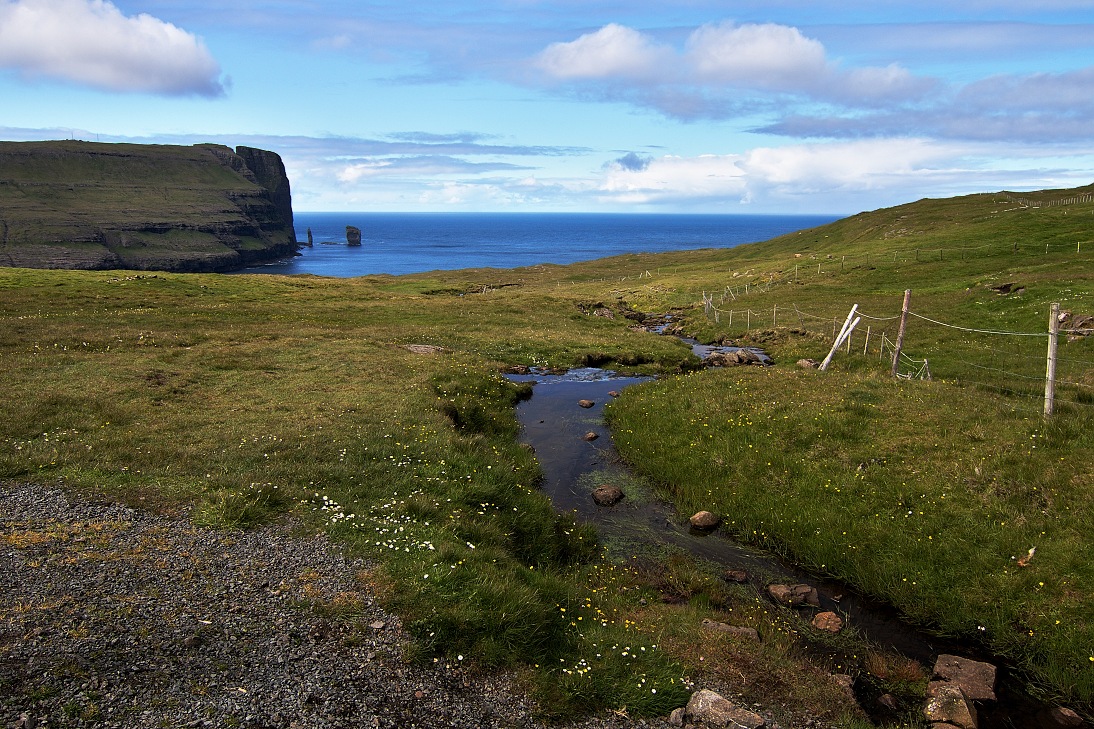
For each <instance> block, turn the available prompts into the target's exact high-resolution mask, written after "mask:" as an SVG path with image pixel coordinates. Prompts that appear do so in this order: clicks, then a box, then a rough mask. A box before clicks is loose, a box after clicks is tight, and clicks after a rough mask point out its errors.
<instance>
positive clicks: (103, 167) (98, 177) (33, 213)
mask: <svg viewBox="0 0 1094 729" xmlns="http://www.w3.org/2000/svg"><path fill="white" fill-rule="evenodd" d="M296 248H297V242H296V233H295V230H294V229H293V214H292V195H291V192H290V188H289V179H288V176H287V175H286V174H285V166H284V164H283V163H282V161H281V157H280V156H278V155H277V154H276V153H274V152H269V151H266V150H262V149H255V148H253V147H242V146H241V147H238V148H236V150H234V151H233V150H232V149H231V148H229V147H226V146H222V145H216V144H198V145H194V146H192V147H182V146H173V145H146V144H99V143H93V142H78V141H57V142H0V265H3V266H17V267H22V268H76V269H117V268H124V269H136V270H162V271H179V272H204V271H229V270H232V269H236V268H241V267H243V266H247V265H253V264H257V263H262V262H265V261H269V260H273V259H276V258H281V257H284V256H287V255H292V254H293V253H294V252H295V251H296Z"/></svg>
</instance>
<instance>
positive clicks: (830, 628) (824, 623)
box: [813, 611, 843, 633]
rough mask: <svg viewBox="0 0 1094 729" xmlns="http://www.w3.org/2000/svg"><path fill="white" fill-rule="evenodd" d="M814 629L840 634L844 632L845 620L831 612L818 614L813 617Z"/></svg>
mask: <svg viewBox="0 0 1094 729" xmlns="http://www.w3.org/2000/svg"><path fill="white" fill-rule="evenodd" d="M813 627H814V628H816V629H817V630H823V631H824V632H825V633H838V632H840V631H841V630H843V618H841V617H840V616H839V615H836V614H835V613H833V612H831V611H825V612H823V613H817V614H816V615H814V616H813Z"/></svg>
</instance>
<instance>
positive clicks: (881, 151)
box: [741, 139, 958, 192]
mask: <svg viewBox="0 0 1094 729" xmlns="http://www.w3.org/2000/svg"><path fill="white" fill-rule="evenodd" d="M957 155H958V152H957V150H956V149H955V148H954V147H951V146H949V145H944V144H937V143H933V142H930V141H928V140H925V139H867V140H861V141H855V142H840V143H829V144H797V145H789V146H786V147H757V148H755V149H753V150H750V151H749V152H747V153H746V154H745V155H743V157H742V160H741V168H742V169H743V170H744V171H745V174H747V175H748V177H749V180H750V181H751V182H753V183H755V184H760V185H763V186H770V185H792V186H794V187H795V188H796V189H798V190H800V191H802V192H811V191H815V190H821V189H830V188H833V187H838V188H841V189H848V190H872V189H875V188H878V187H885V186H888V185H890V184H896V183H898V182H900V183H902V184H903V183H906V181H907V180H906V178H907V177H908V176H914V175H916V174H924V173H927V172H928V171H930V170H932V169H934V167H935V166H936V165H939V164H940V163H949V162H950V161H952V160H953V158H954V157H955V156H957Z"/></svg>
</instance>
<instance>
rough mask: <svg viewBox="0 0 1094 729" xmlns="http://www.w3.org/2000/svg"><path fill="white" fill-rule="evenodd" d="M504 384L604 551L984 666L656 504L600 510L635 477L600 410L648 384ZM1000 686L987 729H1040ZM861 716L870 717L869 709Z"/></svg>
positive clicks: (1029, 708)
mask: <svg viewBox="0 0 1094 729" xmlns="http://www.w3.org/2000/svg"><path fill="white" fill-rule="evenodd" d="M691 344H692V346H693V347H697V346H698V347H701V346H702V345H698V343H691ZM697 353H699V352H698V351H697ZM700 356H702V355H700ZM765 356H766V355H765ZM508 377H509V378H510V379H512V380H514V381H521V382H531V383H534V386H533V394H532V397H531V398H529V399H527V400H525V401H523V402H522V403H520V405H518V407H517V417H518V419H519V421H520V423H521V426H522V431H523V435H522V437H523V440H524V441H525V442H526V443H528V444H529V445H531V446H532V447H533V448H534V449H535V453H536V458H537V459H538V460H539V463H540V466H541V468H542V470H543V474H544V482H543V489H544V492H545V493H546V494H547V495H548V496H550V497H551V499H552V501H553V502H554V504H555V508H556V509H558V510H559V511H565V512H572V513H574V514H575V515H576V516H577V518H579V519H581V520H583V521H585V522H588V523H591V524H593V525H594V526H595V527H596V528H597V531H598V533H599V534H600V535H601V537H602V538H603V539H605V540H606V541H609V542H610V541H620V540H622V541H624V542H626V541H634V542H639V543H646V544H651V543H652V544H655V545H662V546H668V547H675V548H679V549H683V550H686V551H687V552H688V553H690V554H692V555H694V556H696V557H698V558H700V559H703V560H708V561H709V562H712V563H714V564H716V565H719V566H721V567H722V568H725V569H727V570H728V569H734V570H745V571H746V572H748V574H749V575H750V582H751V583H752V584H753V585H754V586H755V587H756V589H757V590H758V591H760V592H761V593H762V592H763V591H764V589H765V587H766V585H768V584H771V583H775V582H782V583H789V584H796V583H805V584H809V585H812V586H813V587H815V588H816V589H817V592H818V595H819V598H820V603H821V609H822V610H831V611H834V612H836V613H838V614H840V615H841V616H842V617H843V618H844V620H845V621H846V622H847V623H848V624H850V625H851V626H854V628H855V629H857V630H858V631H859V632H860V633H861V634H863V635H864V636H865V637H867V638H868V639H869V640H870V642H871V643H873V644H874V645H876V646H878V647H880V648H882V649H887V650H892V651H895V652H897V653H900V654H902V655H904V656H907V657H909V658H912V659H915V660H917V661H919V662H921V663H923V664H924V665H926V666H927V667H928V668H929V667H930V666H931V665H933V662H934V659H935V658H936V657H937V656H938V655H939V654H941V653H953V654H957V655H963V656H967V657H972V658H977V657H978V656H977V655H976V652H975V651H974V650H973V649H972V648H970V647H969V646H960V645H955V644H953V643H951V642H948V641H945V640H942V639H939V638H936V637H933V636H931V635H929V634H927V633H925V632H923V631H919V630H917V629H915V628H914V627H911V626H909V625H907V624H905V623H903V622H901V620H900V616H899V614H898V613H897V612H896V611H895V610H894V609H892V608H891V607H889V606H887V605H884V604H881V603H878V602H877V601H873V600H870V599H868V598H865V597H863V596H861V595H858V594H856V593H855V592H854V591H853V590H851V589H850V588H849V587H848V586H846V585H843V584H839V583H833V582H830V581H826V580H823V579H818V578H816V577H814V576H811V575H809V574H807V573H805V572H803V571H801V570H799V569H797V568H795V567H794V566H792V565H789V564H787V563H785V562H784V561H782V560H780V559H779V558H778V557H777V556H775V555H772V554H769V553H766V552H763V551H760V550H756V549H753V548H751V547H748V546H745V545H742V544H738V543H737V542H734V541H733V540H731V539H729V538H727V537H726V536H725V535H724V534H723V533H722V532H721V531H720V530H719V531H716V532H714V533H710V534H707V533H703V532H698V531H695V530H692V529H691V528H690V526H689V524H688V523H687V520H686V518H681V515H678V514H676V512H675V511H674V509H673V508H672V506H671V505H670V504H668V503H666V502H664V501H661V500H659V499H657V498H624V499H623V500H622V501H620V502H619V503H618V504H615V505H614V506H610V507H602V506H597V505H596V503H595V502H594V501H593V499H592V496H591V493H592V490H593V489H594V488H595V487H596V486H597V485H599V484H600V483H611V482H612V479H613V476H615V477H618V478H619V479H620V480H621V481H623V480H626V478H627V477H628V476H629V474H627V471H626V469H625V466H623V465H622V463H621V461H620V458H619V456H618V454H617V453H616V451H615V448H614V446H613V445H612V440H611V433H610V432H609V430H608V428H607V427H606V426H605V425H604V423H603V418H602V414H603V408H604V404H605V403H606V402H608V401H610V400H611V399H612V397H614V396H615V395H617V394H618V393H619V392H620V391H621V390H623V388H625V387H628V386H631V385H635V384H638V383H640V382H645V381H647V380H649V379H651V378H644V377H627V376H620V375H617V374H615V373H613V372H611V371H608V370H600V369H593V368H585V369H576V370H571V371H569V372H567V373H565V374H551V373H546V372H533V373H530V374H526V375H508ZM582 400H586V401H591V402H592V403H593V405H592V406H591V407H582V406H580V405H579V404H578V403H579V401H582ZM586 404H587V403H586ZM588 434H595V435H596V438H595V439H593V440H589V439H588ZM632 480H633V477H632ZM1000 676H1001V678H1000V682H999V684H1000V685H999V687H998V688H997V694H998V695H999V697H1000V700H999V701H998V702H997V703H995V704H994V705H991V706H986V707H981V713H980V727H981V729H1010V728H1013V729H1018V728H1020V727H1032V726H1036V723H1035V721H1034V718H1033V715H1034V714H1035V713H1036V711H1037V710H1038V709H1039V708H1040V707H1037V706H1035V705H1033V704H1032V703H1031V702H1030V701H1029V700H1028V699H1027V698H1026V697H1024V696H1022V695H1021V694H1018V693H1017V692H1015V691H1013V690H1012V688H1013V687H1010V686H1008V684H1007V682H1006V680H1005V677H1006V671H1005V667H1001V670H1000ZM874 698H876V696H874V697H868V696H860V699H866V700H865V701H864V702H863V703H864V704H869V703H872V700H873V699H874ZM865 708H866V709H867V711H871V710H872V708H873V707H871V706H869V705H866V706H865Z"/></svg>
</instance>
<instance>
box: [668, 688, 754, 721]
mask: <svg viewBox="0 0 1094 729" xmlns="http://www.w3.org/2000/svg"><path fill="white" fill-rule="evenodd" d="M684 719H685V721H688V722H691V723H693V724H698V725H699V726H704V727H733V729H763V727H765V726H767V722H766V721H765V720H764V718H763V717H762V716H760V715H759V714H757V713H755V712H752V711H749V710H748V709H742V708H741V707H740V706H737V705H736V704H734V703H733V702H731V701H729V700H728V699H726V698H724V697H722V696H720V695H719V694H716V693H715V692H713V691H710V690H709V689H703V690H701V691H696V692H695V693H694V694H692V695H691V699H690V700H689V701H688V705H687V708H685V709H684Z"/></svg>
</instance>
